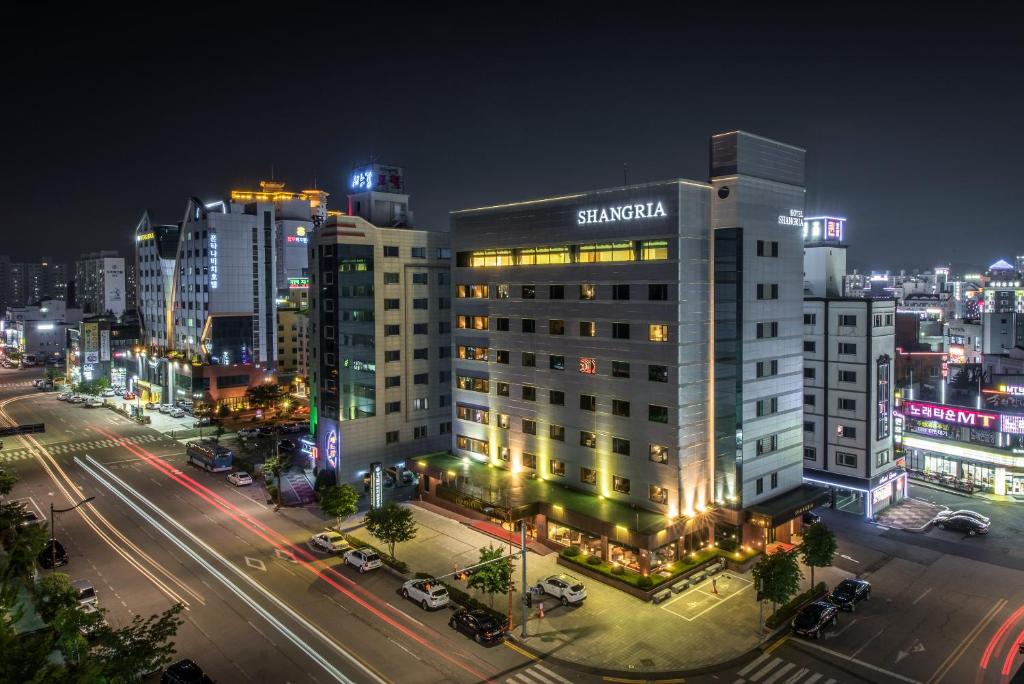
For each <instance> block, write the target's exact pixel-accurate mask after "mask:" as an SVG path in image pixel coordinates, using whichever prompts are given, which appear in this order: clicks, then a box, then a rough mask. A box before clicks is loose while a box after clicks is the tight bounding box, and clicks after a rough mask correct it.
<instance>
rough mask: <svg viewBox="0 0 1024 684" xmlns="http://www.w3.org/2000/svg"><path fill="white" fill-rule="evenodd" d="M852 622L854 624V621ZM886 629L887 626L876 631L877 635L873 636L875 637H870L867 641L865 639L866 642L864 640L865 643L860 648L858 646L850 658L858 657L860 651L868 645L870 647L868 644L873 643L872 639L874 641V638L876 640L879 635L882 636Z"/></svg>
mask: <svg viewBox="0 0 1024 684" xmlns="http://www.w3.org/2000/svg"><path fill="white" fill-rule="evenodd" d="M850 624H853V623H850ZM884 631H885V628H884V627H883V628H882V629H880V630H878V631H877V632H876V633H875V636H873V637H871V638H870V639H868V640H867V641H865V642H864V643H863V644H862V645H861V647H860V648H858V649H857V650H856V651H854V652H853V655H851V656H850V658H851V659H852V658H856V657H857V656H858V655H860V652H861V651H863V650H864V649H865V648H867V647H868V644H870V643H871V642H872V641H874V640H875V639H877V638H878V637H880V636H882V632H884Z"/></svg>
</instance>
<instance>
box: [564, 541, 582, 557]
mask: <svg viewBox="0 0 1024 684" xmlns="http://www.w3.org/2000/svg"><path fill="white" fill-rule="evenodd" d="M562 555H563V556H565V557H566V558H572V557H574V556H578V555H580V547H578V546H576V545H575V544H573V545H572V546H570V547H569V548H567V549H566V550H565V551H563V552H562Z"/></svg>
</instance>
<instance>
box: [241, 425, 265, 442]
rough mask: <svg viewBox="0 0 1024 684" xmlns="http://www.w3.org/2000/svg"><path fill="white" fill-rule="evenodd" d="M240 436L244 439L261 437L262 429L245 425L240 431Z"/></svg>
mask: <svg viewBox="0 0 1024 684" xmlns="http://www.w3.org/2000/svg"><path fill="white" fill-rule="evenodd" d="M238 436H239V437H241V438H243V439H249V438H255V437H259V436H260V429H259V428H254V427H244V428H241V429H240V430H239V431H238Z"/></svg>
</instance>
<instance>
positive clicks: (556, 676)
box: [533, 663, 683, 684]
mask: <svg viewBox="0 0 1024 684" xmlns="http://www.w3.org/2000/svg"><path fill="white" fill-rule="evenodd" d="M533 669H534V670H540V671H541V672H543V673H544V674H546V675H547V676H548V677H551V678H552V679H554V680H555V681H556V682H561V683H562V684H571V682H569V680H568V679H566V678H565V677H563V676H562V675H560V674H558V673H557V672H552V671H551V670H549V669H548V668H546V667H544V666H543V665H541V664H540V663H537V664H536V665H534V666H533ZM662 681H664V682H666V683H667V682H669V681H676V682H681V681H683V680H682V679H674V680H667V679H666V680H662Z"/></svg>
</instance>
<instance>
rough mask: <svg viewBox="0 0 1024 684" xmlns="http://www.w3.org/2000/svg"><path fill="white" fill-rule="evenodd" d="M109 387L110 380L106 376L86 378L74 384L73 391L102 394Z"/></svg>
mask: <svg viewBox="0 0 1024 684" xmlns="http://www.w3.org/2000/svg"><path fill="white" fill-rule="evenodd" d="M109 387H110V381H109V380H107V379H106V378H97V379H96V380H86V381H84V382H80V383H78V384H77V385H75V392H76V393H77V394H91V395H92V396H96V395H99V394H102V393H103V392H105V391H106V390H107V389H108V388H109Z"/></svg>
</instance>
